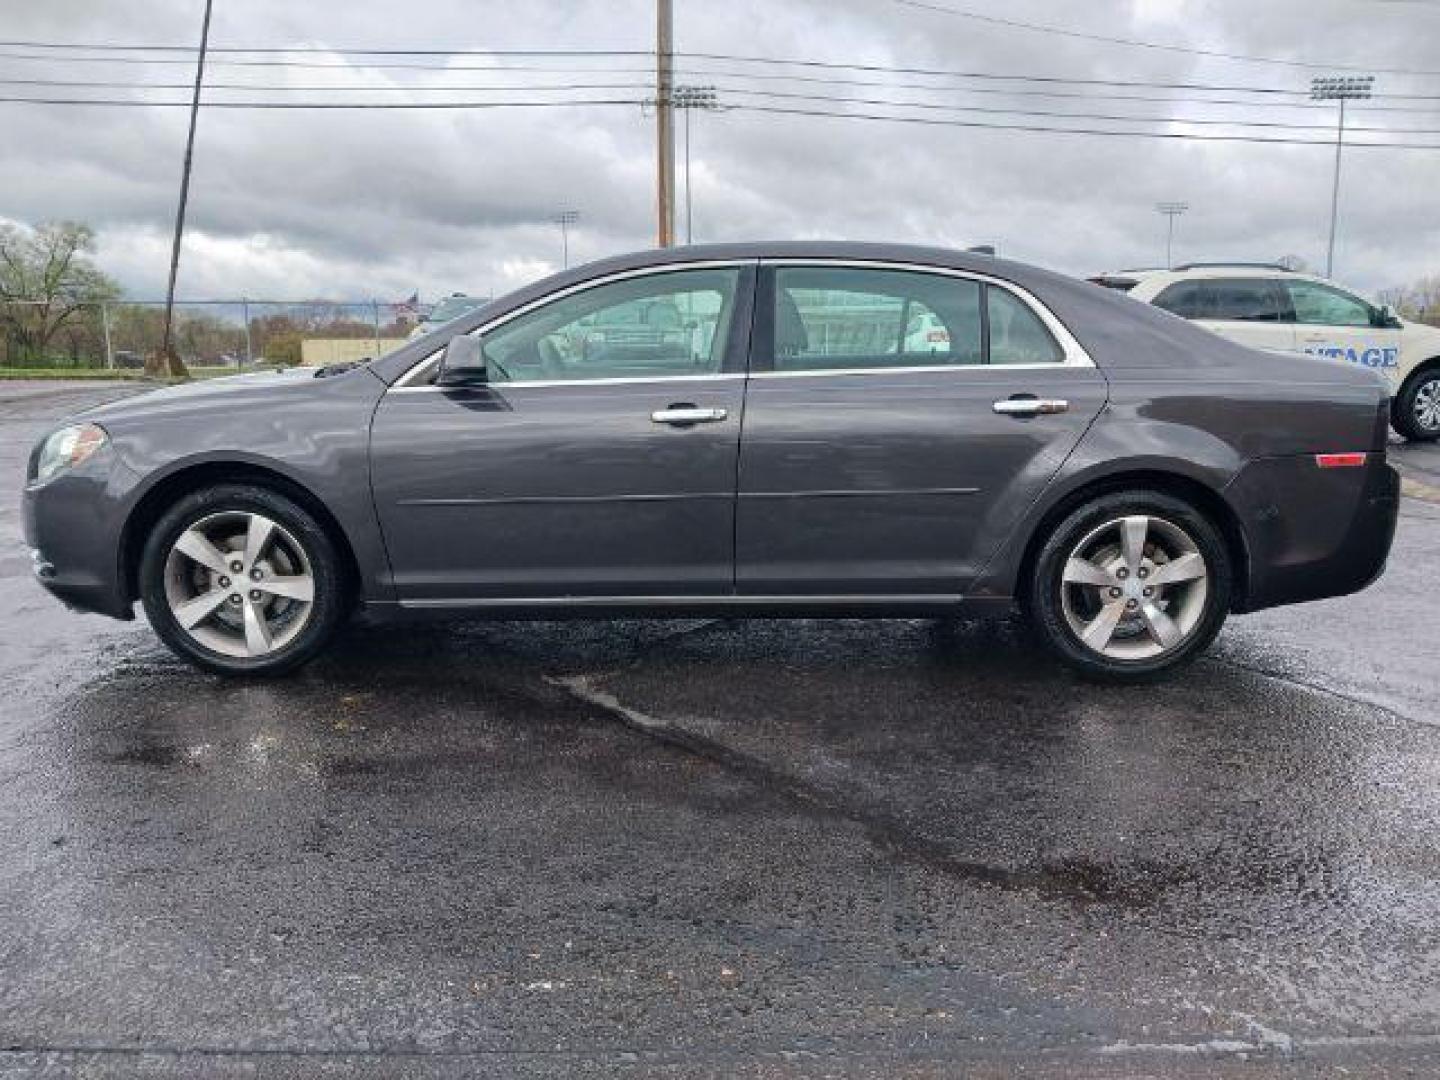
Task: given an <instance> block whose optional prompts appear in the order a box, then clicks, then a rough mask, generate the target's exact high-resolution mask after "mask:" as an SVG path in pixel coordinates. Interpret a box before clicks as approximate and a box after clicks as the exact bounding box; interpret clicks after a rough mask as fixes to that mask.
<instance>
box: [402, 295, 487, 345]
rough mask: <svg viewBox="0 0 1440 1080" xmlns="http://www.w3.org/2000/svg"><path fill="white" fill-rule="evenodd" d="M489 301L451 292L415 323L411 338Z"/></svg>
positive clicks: (432, 330)
mask: <svg viewBox="0 0 1440 1080" xmlns="http://www.w3.org/2000/svg"><path fill="white" fill-rule="evenodd" d="M489 302H490V301H489V299H488V298H486V297H483V296H466V295H465V294H464V293H458V292H457V293H451V294H450V295H449V296H447V297H446V298H445V299H444V300H441V301H439V302H438V303H436V304H435V306H434V307H432V308H431V309H430V314H428V315H426V316H425V318H424V319H422V320H421V321H420V322H418V323H416V324H415V329H413V330H411V331H410V337H411V339H412V340H413V339H415V338H422V337H424V336H425V335H426V334H430V333H433V332H434V331H436V330H438V329H440V327H442V326H444V325H445V324H446V323H448V322H450V321H451V320H452V319H458V318H459V317H460V316H461V315H464V314H465V313H466V312H467V311H474V310H475V309H476V308H478V307H480V306H481V305H483V304H488V303H489Z"/></svg>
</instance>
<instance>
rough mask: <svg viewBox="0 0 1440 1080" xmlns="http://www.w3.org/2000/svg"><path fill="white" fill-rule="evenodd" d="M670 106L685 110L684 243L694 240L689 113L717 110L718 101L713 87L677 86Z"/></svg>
mask: <svg viewBox="0 0 1440 1080" xmlns="http://www.w3.org/2000/svg"><path fill="white" fill-rule="evenodd" d="M670 101H671V104H672V105H674V107H675V108H677V109H684V110H685V243H687V244H688V243H691V242H692V240H693V239H694V231H693V228H692V217H691V209H692V207H691V199H690V113H691V111H692V110H694V109H712V110H713V109H718V108H720V99H719V98H718V97H717V96H716V94H715V87H713V86H677V87H675V89H674V90H673V91H671V97H670Z"/></svg>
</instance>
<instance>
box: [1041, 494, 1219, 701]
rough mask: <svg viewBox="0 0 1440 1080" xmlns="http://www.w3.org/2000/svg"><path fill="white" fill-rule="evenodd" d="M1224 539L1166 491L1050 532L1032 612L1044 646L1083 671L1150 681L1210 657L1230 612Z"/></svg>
mask: <svg viewBox="0 0 1440 1080" xmlns="http://www.w3.org/2000/svg"><path fill="white" fill-rule="evenodd" d="M1231 573H1232V570H1231V564H1230V558H1229V554H1228V551H1227V549H1226V546H1225V541H1224V538H1223V537H1222V536H1221V535H1220V534H1219V532H1218V531H1217V530H1216V528H1215V526H1214V525H1213V524H1212V523H1211V522H1210V521H1209V520H1208V519H1207V518H1206V517H1205V515H1204V514H1202V513H1201V512H1200V511H1199V510H1197V509H1196V508H1195V507H1193V506H1191V505H1190V504H1188V503H1186V502H1184V501H1182V500H1180V499H1177V498H1175V497H1173V496H1171V495H1167V494H1165V493H1164V492H1160V491H1149V490H1134V491H1120V492H1113V493H1110V494H1106V495H1103V496H1100V497H1099V498H1096V499H1095V500H1093V501H1092V502H1089V503H1086V504H1084V505H1082V506H1080V507H1078V508H1077V509H1075V510H1074V511H1072V512H1071V513H1070V514H1068V515H1067V516H1066V517H1065V518H1064V519H1063V520H1061V521H1060V522H1059V523H1058V524H1056V525H1055V527H1054V528H1053V529H1052V530H1051V531H1050V533H1049V535H1048V536H1047V538H1046V539H1045V541H1044V544H1043V546H1042V547H1041V549H1040V552H1039V555H1038V557H1037V558H1036V560H1035V563H1034V570H1033V572H1032V575H1031V580H1030V581H1029V583H1028V588H1027V595H1026V597H1025V600H1026V605H1025V606H1026V609H1027V610H1028V611H1029V613H1030V617H1031V619H1032V620H1033V622H1034V624H1035V626H1036V628H1037V629H1038V631H1039V632H1040V635H1041V637H1042V638H1043V639H1044V640H1045V642H1046V644H1048V645H1049V646H1050V648H1051V649H1052V650H1054V651H1055V652H1056V653H1057V654H1058V655H1059V656H1060V658H1061V659H1063V660H1064V661H1065V662H1066V663H1068V664H1070V665H1071V666H1072V667H1074V668H1076V669H1077V670H1079V671H1080V672H1081V673H1082V674H1084V675H1087V676H1090V677H1093V678H1097V679H1104V680H1108V681H1114V682H1124V681H1142V680H1144V679H1147V678H1153V677H1155V676H1158V675H1161V674H1163V673H1165V672H1167V671H1170V670H1172V669H1174V668H1175V667H1177V666H1178V665H1180V664H1183V663H1186V662H1187V661H1189V660H1192V659H1194V657H1195V656H1196V655H1198V654H1199V653H1200V652H1202V651H1204V650H1205V649H1206V648H1207V647H1208V646H1209V645H1210V643H1211V642H1212V641H1214V640H1215V635H1216V634H1218V633H1219V632H1220V627H1221V625H1222V624H1223V623H1224V621H1225V616H1226V613H1227V612H1228V611H1229V608H1230V595H1231V587H1232V579H1231Z"/></svg>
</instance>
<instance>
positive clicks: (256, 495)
mask: <svg viewBox="0 0 1440 1080" xmlns="http://www.w3.org/2000/svg"><path fill="white" fill-rule="evenodd" d="M344 592H345V581H344V575H343V573H342V570H341V563H340V561H339V559H338V557H337V555H336V551H335V545H334V544H333V543H332V541H331V540H330V537H329V536H328V535H327V534H326V532H325V530H324V529H323V528H322V527H321V525H320V524H319V522H317V521H316V520H315V518H314V517H313V516H312V515H311V514H310V513H308V512H307V511H306V510H305V509H304V508H303V507H301V506H299V505H298V504H297V503H295V502H294V501H293V500H291V499H288V498H286V497H285V496H283V495H280V494H278V493H277V492H274V491H271V490H270V489H268V488H264V487H258V486H253V485H248V484H224V485H218V486H216V487H211V488H206V489H204V490H201V491H197V492H194V493H192V494H190V495H187V496H186V497H184V498H183V499H181V500H180V501H179V502H178V503H176V504H175V505H174V506H173V507H171V508H170V509H169V510H168V511H167V512H166V513H165V514H164V515H163V516H162V517H161V518H160V520H159V521H158V522H157V523H156V524H155V527H154V529H153V530H152V531H151V534H150V536H149V538H148V540H147V542H146V544H145V549H144V552H143V553H142V555H141V561H140V593H141V599H142V601H143V602H144V605H145V613H146V615H147V616H149V619H150V624H151V625H152V626H153V627H154V628H155V632H156V633H157V634H159V635H160V637H161V638H162V639H163V640H164V642H165V643H166V644H167V645H169V646H170V648H172V649H173V650H175V651H176V652H177V653H179V654H180V655H181V656H183V657H185V658H186V659H188V660H190V661H192V662H193V663H195V664H198V665H199V666H200V667H203V668H205V669H207V670H209V671H214V672H218V673H220V674H224V675H275V674H279V673H281V672H284V671H289V670H291V669H293V668H295V667H298V666H299V665H301V664H303V663H305V662H306V661H308V660H310V659H312V658H313V657H314V656H315V655H316V654H317V653H318V652H319V651H320V650H321V649H322V648H324V646H325V645H326V643H327V642H328V641H329V640H330V638H331V636H332V635H333V634H334V632H335V630H336V629H337V628H338V626H339V625H340V623H341V621H342V620H343V619H344V615H345V610H346V609H345V602H344V601H345V597H344Z"/></svg>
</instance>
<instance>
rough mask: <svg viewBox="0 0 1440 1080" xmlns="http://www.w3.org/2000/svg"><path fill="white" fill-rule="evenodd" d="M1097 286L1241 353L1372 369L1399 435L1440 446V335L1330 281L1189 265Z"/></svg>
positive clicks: (1236, 266) (1112, 278) (1103, 278)
mask: <svg viewBox="0 0 1440 1080" xmlns="http://www.w3.org/2000/svg"><path fill="white" fill-rule="evenodd" d="M1090 280H1091V281H1094V282H1095V283H1097V284H1100V285H1106V286H1109V287H1110V288H1116V289H1122V290H1124V291H1125V292H1128V293H1129V295H1131V296H1133V297H1134V298H1135V299H1137V300H1142V301H1144V302H1145V303H1148V304H1154V305H1155V306H1156V307H1161V308H1164V309H1165V310H1166V311H1169V312H1173V313H1174V314H1176V315H1179V316H1181V317H1182V318H1186V319H1191V320H1193V321H1195V322H1198V323H1200V324H1201V325H1202V326H1205V327H1207V328H1208V329H1210V330H1213V331H1215V333H1217V334H1220V335H1222V336H1224V337H1227V338H1230V339H1231V340H1233V341H1238V342H1240V343H1241V344H1243V345H1250V346H1252V347H1254V348H1259V349H1270V350H1273V351H1277V352H1303V353H1309V354H1310V355H1312V356H1315V357H1317V358H1320V359H1324V360H1330V361H1338V362H1340V363H1347V364H1358V365H1360V366H1362V367H1368V368H1373V369H1375V370H1376V371H1379V372H1381V373H1382V374H1383V375H1385V377H1386V378H1387V379H1388V380H1389V381H1390V384H1391V386H1392V387H1393V388H1394V391H1395V399H1394V403H1393V405H1392V407H1391V413H1390V422H1391V424H1392V426H1393V427H1394V428H1395V430H1396V431H1398V432H1400V434H1402V435H1404V436H1405V437H1406V438H1407V439H1416V440H1431V439H1436V438H1440V328H1436V327H1433V326H1426V325H1424V324H1422V323H1410V322H1405V321H1404V320H1402V319H1399V318H1397V317H1396V316H1395V314H1394V312H1392V311H1391V310H1390V309H1389V308H1388V307H1384V306H1381V305H1378V304H1373V303H1371V302H1370V301H1368V300H1365V299H1363V298H1361V297H1359V296H1356V295H1355V294H1354V293H1352V292H1350V291H1349V290H1347V289H1342V288H1340V287H1339V286H1338V285H1335V284H1334V283H1332V282H1329V281H1326V280H1324V279H1323V278H1318V277H1313V276H1311V275H1309V274H1299V273H1294V272H1292V271H1289V270H1286V269H1285V268H1284V267H1282V266H1278V265H1272V264H1268V263H1258V264H1252V263H1226V264H1221V263H1189V264H1187V265H1185V266H1180V267H1176V268H1175V269H1174V270H1136V271H1118V272H1115V273H1110V274H1102V275H1100V276H1098V277H1094V278H1091V279H1090Z"/></svg>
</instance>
